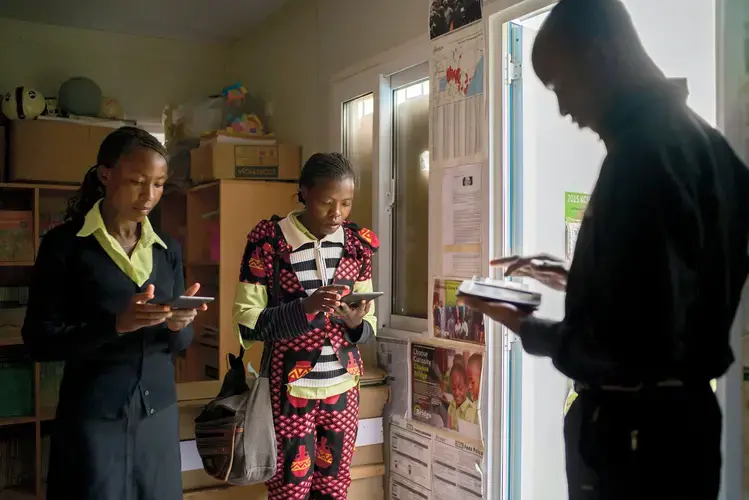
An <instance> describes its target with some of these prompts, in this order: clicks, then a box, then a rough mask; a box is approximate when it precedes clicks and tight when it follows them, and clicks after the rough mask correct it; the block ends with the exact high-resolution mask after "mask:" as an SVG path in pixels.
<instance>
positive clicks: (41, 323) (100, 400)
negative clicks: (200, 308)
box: [23, 205, 193, 418]
mask: <svg viewBox="0 0 749 500" xmlns="http://www.w3.org/2000/svg"><path fill="white" fill-rule="evenodd" d="M150 284H153V285H154V286H155V296H156V297H155V298H156V300H158V299H162V300H166V299H170V298H172V297H174V296H179V295H181V294H182V293H183V292H184V290H185V284H184V277H183V269H182V257H181V252H180V247H179V244H178V243H177V242H176V241H174V240H173V239H172V238H169V237H167V236H165V235H161V236H159V235H157V234H156V232H155V231H153V229H152V228H151V225H150V223H148V221H147V220H146V221H145V222H144V223H143V224H141V237H140V240H139V242H138V244H137V245H136V248H135V249H134V250H133V253H132V254H131V255H130V256H129V257H128V256H127V255H126V254H125V253H124V251H123V250H122V248H121V247H120V246H119V245H118V244H117V243H116V242H114V240H113V238H112V237H111V236H110V235H109V234H107V232H106V228H104V224H103V221H101V214H100V212H99V209H98V205H97V206H95V207H94V208H93V209H92V210H91V211H90V212H89V213H88V215H87V216H86V220H85V222H84V223H83V224H81V223H80V222H79V223H77V224H76V223H75V222H67V223H65V224H63V225H61V226H59V227H56V228H54V229H52V230H51V231H49V233H47V234H46V235H45V236H44V238H43V239H42V243H41V246H40V248H39V253H38V256H37V260H36V264H35V267H34V278H33V282H32V285H31V290H30V296H29V304H28V309H27V312H26V319H25V321H24V325H23V339H24V342H25V344H26V345H27V346H28V347H29V350H30V352H31V354H32V357H33V358H34V359H36V360H38V361H58V360H60V361H65V372H64V375H63V380H62V386H61V388H60V402H59V405H58V417H66V416H70V417H74V416H81V417H84V418H102V417H103V418H117V417H118V416H120V415H122V412H123V409H124V408H125V406H126V405H127V403H128V401H129V399H130V397H131V396H132V397H140V398H142V399H143V403H144V408H145V412H146V415H145V416H148V415H153V414H156V413H158V412H159V411H160V410H161V409H163V408H166V407H168V406H170V405H172V404H174V403H175V402H176V399H177V398H176V386H175V381H174V364H173V355H174V354H175V353H178V352H180V351H182V350H184V349H185V348H186V347H187V345H188V344H189V343H190V341H191V339H192V335H193V331H192V326H189V327H188V328H186V329H184V330H182V331H180V332H173V331H171V330H169V329H168V328H167V326H166V324H161V325H157V326H153V327H149V328H143V329H141V330H138V331H136V332H131V333H125V334H118V333H117V331H116V330H115V317H116V315H117V313H119V312H122V311H124V310H125V309H126V307H127V305H128V302H129V301H130V299H131V298H132V296H133V295H134V294H136V293H140V292H143V291H145V288H146V287H147V286H148V285H150Z"/></svg>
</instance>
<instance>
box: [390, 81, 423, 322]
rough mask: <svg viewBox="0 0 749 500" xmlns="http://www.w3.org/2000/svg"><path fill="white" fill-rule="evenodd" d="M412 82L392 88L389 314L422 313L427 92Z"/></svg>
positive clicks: (420, 316) (413, 315)
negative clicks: (391, 257) (392, 192)
mask: <svg viewBox="0 0 749 500" xmlns="http://www.w3.org/2000/svg"><path fill="white" fill-rule="evenodd" d="M423 83H424V82H422V81H418V82H414V83H413V84H411V85H407V86H406V87H403V88H400V89H397V90H395V91H394V95H393V103H394V117H395V123H394V141H393V146H394V151H393V153H394V154H393V161H394V174H395V207H394V212H393V245H394V246H393V314H397V315H401V316H412V317H417V318H426V317H427V307H428V300H427V288H428V287H429V254H428V248H429V219H428V213H429V94H428V93H425V92H424V89H425V88H428V81H427V85H424V84H423Z"/></svg>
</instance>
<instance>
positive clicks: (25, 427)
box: [0, 183, 78, 500]
mask: <svg viewBox="0 0 749 500" xmlns="http://www.w3.org/2000/svg"><path fill="white" fill-rule="evenodd" d="M77 189H78V186H77V185H76V186H73V185H64V184H25V183H0V210H21V211H30V212H31V213H32V215H33V227H32V238H33V255H29V260H26V259H24V260H20V261H10V262H0V287H27V286H29V284H30V280H31V271H32V269H33V266H34V259H35V258H36V251H37V249H38V248H39V241H40V237H41V235H42V233H43V232H44V231H45V229H48V228H49V219H47V216H48V215H56V216H59V215H61V214H62V212H63V211H64V209H65V204H66V201H67V200H68V198H70V197H71V196H72V195H73V193H74V191H75V190H77ZM56 218H57V217H56ZM4 306H5V304H4V303H0V309H2V308H4ZM17 307H22V305H19V306H17ZM22 344H23V341H22V339H21V336H20V329H18V330H16V329H8V328H4V329H3V330H0V355H2V356H3V357H8V358H11V359H17V360H18V361H22V362H24V363H25V362H28V363H29V364H30V365H31V366H32V370H33V390H34V392H33V399H34V404H33V408H34V412H33V415H25V416H13V417H7V418H0V440H2V441H5V440H8V439H13V438H18V437H23V438H24V439H25V440H26V442H27V443H28V445H29V446H31V447H32V448H33V450H24V452H23V454H24V455H28V456H29V457H30V461H33V464H24V466H30V467H31V466H33V473H32V474H30V478H31V479H30V481H29V482H28V483H29V484H21V485H18V486H17V487H13V488H11V489H13V490H16V489H17V490H18V491H19V493H24V494H26V495H27V496H28V498H38V499H40V500H41V499H43V498H44V496H45V488H44V484H43V482H42V476H43V469H44V464H43V462H42V455H43V451H42V448H43V445H42V442H43V438H44V436H45V434H47V425H52V421H54V418H55V417H54V413H55V408H54V407H53V406H52V405H50V404H49V402H48V404H47V405H44V404H43V401H42V398H41V397H40V394H41V393H42V392H43V389H42V383H43V380H42V379H43V377H42V368H43V367H42V364H40V363H34V362H31V361H30V360H28V358H26V357H25V355H24V354H23V353H24V352H25V351H24V350H23V348H22V347H21V346H22ZM54 404H56V402H54Z"/></svg>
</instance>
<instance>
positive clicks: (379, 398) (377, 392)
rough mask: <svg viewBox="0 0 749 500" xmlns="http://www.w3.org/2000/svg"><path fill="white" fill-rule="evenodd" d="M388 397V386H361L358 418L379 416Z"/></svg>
mask: <svg viewBox="0 0 749 500" xmlns="http://www.w3.org/2000/svg"><path fill="white" fill-rule="evenodd" d="M389 397H390V387H388V386H387V385H373V386H368V387H362V388H361V390H360V397H359V420H365V419H368V418H376V417H381V416H382V413H383V412H384V411H385V404H386V403H387V402H388V398H389Z"/></svg>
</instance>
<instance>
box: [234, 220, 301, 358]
mask: <svg viewBox="0 0 749 500" xmlns="http://www.w3.org/2000/svg"><path fill="white" fill-rule="evenodd" d="M269 224H270V223H266V222H262V223H260V224H259V225H258V226H257V227H256V228H255V229H253V230H252V232H251V233H250V235H249V236H248V238H247V246H246V247H245V250H244V254H243V256H242V263H241V265H240V270H239V283H237V287H236V290H235V292H234V306H233V309H232V320H233V325H234V333H235V334H236V335H237V336H238V337H239V340H240V342H241V343H242V345H243V346H245V347H246V342H252V341H275V340H281V339H289V338H294V337H298V336H300V335H304V334H305V333H307V332H309V331H311V330H312V327H311V326H310V323H309V321H308V319H307V316H306V315H305V313H304V309H303V307H302V300H301V299H298V300H294V301H292V302H288V303H286V304H280V305H278V306H274V307H268V277H267V276H266V271H265V264H264V263H265V262H266V257H267V253H266V252H272V251H273V249H272V248H271V245H269V244H267V238H266V234H268V229H269V228H268V225H269Z"/></svg>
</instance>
